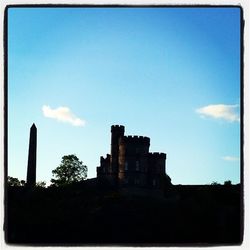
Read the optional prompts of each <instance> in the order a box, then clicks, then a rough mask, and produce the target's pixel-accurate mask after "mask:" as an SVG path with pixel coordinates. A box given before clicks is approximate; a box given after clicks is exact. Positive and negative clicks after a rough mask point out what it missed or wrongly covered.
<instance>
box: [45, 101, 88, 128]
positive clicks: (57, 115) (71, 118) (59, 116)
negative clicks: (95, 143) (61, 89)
mask: <svg viewBox="0 0 250 250" xmlns="http://www.w3.org/2000/svg"><path fill="white" fill-rule="evenodd" d="M42 110H43V115H44V116H45V117H48V118H52V119H56V120H58V121H61V122H68V123H70V124H71V125H73V126H84V125H85V121H84V120H81V119H80V118H78V117H76V116H75V115H74V114H73V113H72V112H71V111H70V109H69V108H68V107H58V108H56V109H52V108H50V106H47V105H43V107H42Z"/></svg>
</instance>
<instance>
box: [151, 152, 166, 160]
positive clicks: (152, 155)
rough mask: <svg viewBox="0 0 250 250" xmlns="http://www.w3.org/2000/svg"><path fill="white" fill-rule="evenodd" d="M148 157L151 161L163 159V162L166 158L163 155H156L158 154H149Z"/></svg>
mask: <svg viewBox="0 0 250 250" xmlns="http://www.w3.org/2000/svg"><path fill="white" fill-rule="evenodd" d="M148 156H149V157H150V158H152V159H163V160H165V159H166V158H167V155H166V154H165V153H158V152H153V153H152V152H151V153H148Z"/></svg>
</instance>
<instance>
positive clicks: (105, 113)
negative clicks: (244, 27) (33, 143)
mask: <svg viewBox="0 0 250 250" xmlns="http://www.w3.org/2000/svg"><path fill="white" fill-rule="evenodd" d="M7 42H8V175H9V176H12V177H17V178H19V179H26V171H27V161H28V143H29V129H30V127H31V125H32V124H33V123H35V124H36V126H37V181H46V182H47V184H49V182H50V179H51V178H52V170H53V169H55V168H56V167H58V166H59V165H60V162H61V159H62V156H64V155H68V154H75V155H76V156H77V157H78V158H79V159H80V160H81V161H82V162H83V164H85V165H87V166H88V178H93V177H96V167H97V166H99V164H100V156H105V155H106V154H107V153H110V143H111V137H110V136H111V134H110V127H111V125H114V124H120V125H124V126H125V135H142V136H148V137H150V139H151V140H150V151H151V152H164V153H166V154H167V160H166V173H167V174H168V175H169V176H170V178H171V180H172V183H173V184H210V183H212V182H214V181H216V182H218V183H222V184H223V183H224V181H226V180H231V181H232V183H234V184H236V183H239V182H240V147H241V143H240V117H239V111H240V100H241V99H240V98H241V96H240V60H241V58H240V9H239V8H236V7H234V8H112V7H109V8H97V7H95V8H86V7H85V8H84V7H83V8H52V7H50V8H34V7H33V8H9V9H8V41H7Z"/></svg>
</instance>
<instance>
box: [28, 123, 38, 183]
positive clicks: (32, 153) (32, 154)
mask: <svg viewBox="0 0 250 250" xmlns="http://www.w3.org/2000/svg"><path fill="white" fill-rule="evenodd" d="M36 140H37V129H36V125H35V124H34V123H33V125H32V126H31V128H30V142H29V156H28V169H27V182H26V186H27V187H33V186H35V185H36Z"/></svg>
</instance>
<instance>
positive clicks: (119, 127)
mask: <svg viewBox="0 0 250 250" xmlns="http://www.w3.org/2000/svg"><path fill="white" fill-rule="evenodd" d="M114 131H123V132H124V131H125V127H124V126H123V125H112V126H111V132H114Z"/></svg>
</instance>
